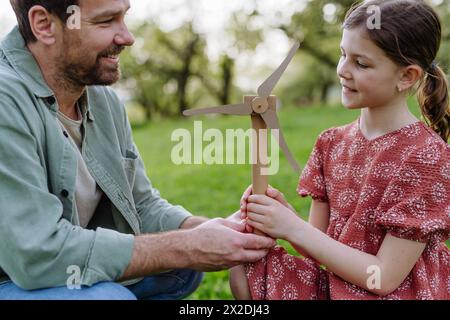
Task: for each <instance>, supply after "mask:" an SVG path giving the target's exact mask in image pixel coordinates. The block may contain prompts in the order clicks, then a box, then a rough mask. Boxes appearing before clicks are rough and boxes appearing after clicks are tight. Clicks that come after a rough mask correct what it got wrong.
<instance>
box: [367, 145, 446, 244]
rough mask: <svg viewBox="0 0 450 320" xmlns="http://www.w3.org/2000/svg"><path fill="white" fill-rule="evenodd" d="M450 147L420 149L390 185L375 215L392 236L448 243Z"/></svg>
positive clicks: (436, 146)
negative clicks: (433, 238)
mask: <svg viewBox="0 0 450 320" xmlns="http://www.w3.org/2000/svg"><path fill="white" fill-rule="evenodd" d="M449 154H450V152H449V146H448V145H443V144H437V143H435V144H431V145H427V146H425V147H421V148H419V149H417V150H415V151H414V152H412V153H411V155H410V156H409V157H408V158H407V159H406V161H405V162H404V163H403V164H402V165H401V167H400V168H399V170H398V174H397V175H396V176H395V178H394V179H393V180H392V181H391V182H390V183H389V185H388V187H387V188H386V190H385V192H384V195H383V197H382V200H381V202H380V204H379V206H378V208H377V211H376V222H377V224H378V225H380V226H382V227H383V228H385V229H386V231H387V232H389V233H391V234H392V235H393V236H395V237H398V238H403V239H408V240H413V241H419V242H428V241H429V240H430V237H432V236H433V237H437V239H438V241H446V239H448V235H449V231H450V212H449V210H450V206H449V191H450V157H449Z"/></svg>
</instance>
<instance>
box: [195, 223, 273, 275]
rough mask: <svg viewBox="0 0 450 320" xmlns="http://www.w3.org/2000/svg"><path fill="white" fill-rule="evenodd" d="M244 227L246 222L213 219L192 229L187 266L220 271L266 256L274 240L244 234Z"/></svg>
mask: <svg viewBox="0 0 450 320" xmlns="http://www.w3.org/2000/svg"><path fill="white" fill-rule="evenodd" d="M244 229H245V225H244V224H242V223H236V222H233V221H230V220H226V219H213V220H210V221H208V222H205V223H203V224H201V225H200V226H198V227H197V228H195V229H192V230H191V231H190V232H191V233H192V234H191V235H190V237H191V239H192V241H191V243H187V246H188V250H187V252H188V253H189V254H188V256H189V260H190V261H189V265H188V266H186V267H189V268H191V269H195V270H200V271H218V270H223V269H228V268H231V267H234V266H236V265H240V264H243V263H248V262H256V261H258V260H260V259H262V258H263V257H265V256H266V255H267V252H268V250H269V249H270V248H272V247H273V246H274V245H275V241H274V240H273V239H271V238H268V237H263V236H258V235H254V234H244V233H242V232H243V231H244Z"/></svg>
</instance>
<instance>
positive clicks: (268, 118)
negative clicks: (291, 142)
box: [261, 109, 300, 173]
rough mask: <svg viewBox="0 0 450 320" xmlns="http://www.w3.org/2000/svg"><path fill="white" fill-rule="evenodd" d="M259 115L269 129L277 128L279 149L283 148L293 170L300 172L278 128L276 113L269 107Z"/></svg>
mask: <svg viewBox="0 0 450 320" xmlns="http://www.w3.org/2000/svg"><path fill="white" fill-rule="evenodd" d="M261 117H262V118H263V119H264V122H265V123H266V124H267V127H268V128H270V129H271V130H278V133H279V141H278V144H279V146H280V148H281V150H283V153H284V154H285V155H286V158H287V159H288V161H289V163H290V164H291V166H292V168H293V169H294V171H295V172H297V173H300V166H299V165H298V163H297V161H295V159H294V157H293V155H292V153H291V152H290V151H289V148H288V146H287V143H286V140H285V139H284V135H283V132H282V131H281V128H280V122H279V121H278V117H277V113H276V112H275V111H273V110H271V109H269V110H267V111H266V112H265V113H263V114H261Z"/></svg>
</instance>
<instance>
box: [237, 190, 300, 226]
mask: <svg viewBox="0 0 450 320" xmlns="http://www.w3.org/2000/svg"><path fill="white" fill-rule="evenodd" d="M252 193H253V188H252V185H250V186H249V187H248V188H247V190H245V191H244V194H243V195H242V198H241V219H242V220H246V219H247V203H248V197H249V196H250V195H251V194H252ZM266 195H267V196H268V197H271V198H273V199H275V200H277V201H278V202H280V203H281V204H282V205H283V206H285V207H286V208H288V209H289V210H291V211H293V212H295V209H294V208H293V207H292V206H291V205H290V204H289V203H288V202H287V201H286V198H285V197H284V194H283V193H281V192H280V191H279V190H277V189H275V188H274V187H272V186H270V185H269V187H268V188H267V191H266ZM246 231H247V232H249V233H252V232H253V228H252V227H251V226H250V225H248V224H247V226H246Z"/></svg>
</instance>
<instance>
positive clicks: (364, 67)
mask: <svg viewBox="0 0 450 320" xmlns="http://www.w3.org/2000/svg"><path fill="white" fill-rule="evenodd" d="M356 64H357V65H358V67H361V68H363V69H366V68H368V66H366V65H364V64H362V63H361V62H359V61H356Z"/></svg>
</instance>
